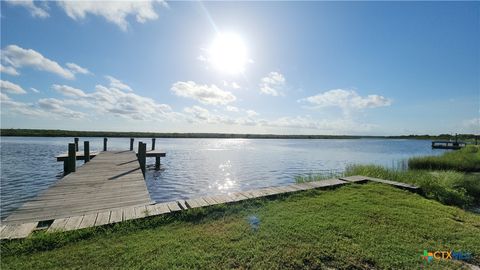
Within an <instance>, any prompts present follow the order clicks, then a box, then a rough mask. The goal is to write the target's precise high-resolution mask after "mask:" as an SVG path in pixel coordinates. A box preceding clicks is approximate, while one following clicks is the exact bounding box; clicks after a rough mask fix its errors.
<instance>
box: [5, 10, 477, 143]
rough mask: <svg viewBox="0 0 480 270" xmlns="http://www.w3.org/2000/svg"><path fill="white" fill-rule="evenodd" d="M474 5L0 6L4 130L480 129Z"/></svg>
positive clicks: (287, 131) (342, 131)
mask: <svg viewBox="0 0 480 270" xmlns="http://www.w3.org/2000/svg"><path fill="white" fill-rule="evenodd" d="M479 22H480V3H478V2H403V3H398V2H390V3H389V2H302V3H297V2H206V3H202V2H168V3H165V2H157V1H154V2H148V1H143V2H134V3H132V2H125V1H123V2H103V3H98V2H97V3H95V2H86V1H82V2H37V1H34V2H32V1H23V2H18V1H17V2H5V1H2V2H1V49H2V55H1V64H2V72H1V80H2V82H1V127H2V128H53V129H72V130H116V131H158V132H228V133H275V134H367V135H396V134H425V133H429V134H439V133H455V132H469V133H472V132H476V133H479V132H480V115H479V112H480V111H479V109H480V105H479V104H480V49H479V48H480V23H479Z"/></svg>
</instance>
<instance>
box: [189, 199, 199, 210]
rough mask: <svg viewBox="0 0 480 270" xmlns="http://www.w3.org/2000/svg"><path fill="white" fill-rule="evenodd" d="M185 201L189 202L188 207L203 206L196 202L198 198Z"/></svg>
mask: <svg viewBox="0 0 480 270" xmlns="http://www.w3.org/2000/svg"><path fill="white" fill-rule="evenodd" d="M185 203H186V204H187V207H188V208H198V207H201V206H200V205H199V204H198V203H197V202H196V200H194V199H190V200H186V201H185Z"/></svg>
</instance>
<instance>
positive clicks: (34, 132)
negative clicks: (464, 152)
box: [0, 129, 475, 141]
mask: <svg viewBox="0 0 480 270" xmlns="http://www.w3.org/2000/svg"><path fill="white" fill-rule="evenodd" d="M0 137H110V138H130V137H155V138H194V139H209V138H212V139H414V140H438V139H442V140H453V139H455V136H453V135H449V134H441V135H393V136H380V135H313V134H312V135H281V134H238V133H177V132H122V131H76V130H59V129H0ZM458 139H459V140H465V141H473V140H474V139H475V135H474V134H459V135H458Z"/></svg>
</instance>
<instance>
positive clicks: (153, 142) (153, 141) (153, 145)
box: [152, 138, 155, 150]
mask: <svg viewBox="0 0 480 270" xmlns="http://www.w3.org/2000/svg"><path fill="white" fill-rule="evenodd" d="M152 150H155V138H152Z"/></svg>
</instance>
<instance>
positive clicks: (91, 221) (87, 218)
mask: <svg viewBox="0 0 480 270" xmlns="http://www.w3.org/2000/svg"><path fill="white" fill-rule="evenodd" d="M97 215H98V214H97V213H95V214H89V215H84V216H83V219H82V222H80V225H79V226H78V229H83V228H90V227H93V226H95V221H96V220H97Z"/></svg>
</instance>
